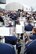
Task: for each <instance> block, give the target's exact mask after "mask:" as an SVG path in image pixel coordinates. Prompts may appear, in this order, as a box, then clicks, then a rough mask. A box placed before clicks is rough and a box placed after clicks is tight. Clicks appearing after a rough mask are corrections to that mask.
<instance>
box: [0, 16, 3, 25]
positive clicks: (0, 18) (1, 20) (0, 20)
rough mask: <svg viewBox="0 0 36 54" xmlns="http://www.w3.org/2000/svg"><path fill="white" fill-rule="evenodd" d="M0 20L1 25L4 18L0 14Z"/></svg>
mask: <svg viewBox="0 0 36 54" xmlns="http://www.w3.org/2000/svg"><path fill="white" fill-rule="evenodd" d="M0 22H3V25H4V20H3V18H2V17H1V16H0Z"/></svg>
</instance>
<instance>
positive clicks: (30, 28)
mask: <svg viewBox="0 0 36 54" xmlns="http://www.w3.org/2000/svg"><path fill="white" fill-rule="evenodd" d="M32 28H33V26H32V25H31V24H30V22H28V25H26V26H25V31H32Z"/></svg>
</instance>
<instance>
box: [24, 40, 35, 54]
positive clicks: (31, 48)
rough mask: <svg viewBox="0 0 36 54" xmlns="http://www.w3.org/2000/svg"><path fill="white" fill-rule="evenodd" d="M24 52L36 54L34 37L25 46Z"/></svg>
mask: <svg viewBox="0 0 36 54" xmlns="http://www.w3.org/2000/svg"><path fill="white" fill-rule="evenodd" d="M24 54H36V39H35V40H33V41H32V42H31V43H29V44H28V45H27V46H26V48H25V52H24Z"/></svg>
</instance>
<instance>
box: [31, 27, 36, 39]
mask: <svg viewBox="0 0 36 54" xmlns="http://www.w3.org/2000/svg"><path fill="white" fill-rule="evenodd" d="M32 33H33V34H32V35H31V36H30V39H32V40H35V39H36V27H34V28H33V29H32Z"/></svg>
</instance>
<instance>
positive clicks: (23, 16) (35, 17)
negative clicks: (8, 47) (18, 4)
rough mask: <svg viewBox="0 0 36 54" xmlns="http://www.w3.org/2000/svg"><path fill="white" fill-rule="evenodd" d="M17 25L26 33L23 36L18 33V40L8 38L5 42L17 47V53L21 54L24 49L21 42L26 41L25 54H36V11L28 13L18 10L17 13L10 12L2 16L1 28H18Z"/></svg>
mask: <svg viewBox="0 0 36 54" xmlns="http://www.w3.org/2000/svg"><path fill="white" fill-rule="evenodd" d="M16 25H21V27H22V28H23V30H24V32H22V33H21V35H20V34H19V33H18V34H17V36H18V37H17V38H16V37H15V36H6V37H5V42H6V43H9V44H12V45H16V46H17V47H16V48H17V50H18V51H17V53H18V54H20V52H21V47H22V46H21V43H20V40H24V41H25V51H24V54H36V11H32V12H31V11H29V12H26V11H24V10H21V9H18V10H17V11H9V12H7V14H5V15H4V16H0V27H2V26H5V27H14V28H16ZM15 30H16V29H15ZM15 35H16V34H15ZM19 36H20V37H19ZM0 39H1V37H0Z"/></svg>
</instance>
